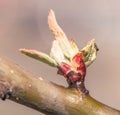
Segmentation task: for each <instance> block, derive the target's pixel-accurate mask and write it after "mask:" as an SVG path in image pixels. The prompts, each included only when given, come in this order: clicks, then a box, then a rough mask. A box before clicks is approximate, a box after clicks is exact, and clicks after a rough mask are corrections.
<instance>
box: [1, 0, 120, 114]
mask: <svg viewBox="0 0 120 115" xmlns="http://www.w3.org/2000/svg"><path fill="white" fill-rule="evenodd" d="M119 4H120V1H119V0H57V1H54V0H0V55H4V56H6V57H8V58H10V59H11V60H13V61H14V62H15V63H17V64H19V65H20V66H22V67H23V68H25V69H26V70H28V71H30V72H32V73H34V74H36V75H39V76H42V77H43V78H44V79H47V80H50V81H54V82H56V83H58V84H62V85H66V82H65V80H64V78H62V77H60V76H57V74H56V69H55V68H52V67H48V66H46V65H45V64H43V63H41V62H38V61H35V60H33V59H31V58H28V57H27V56H24V55H22V54H21V53H20V52H18V49H19V48H30V49H37V50H40V51H43V52H46V53H49V51H50V47H51V43H52V41H53V39H54V37H53V36H52V34H51V32H50V31H49V29H48V25H47V15H48V12H49V10H50V9H51V8H52V9H53V10H54V11H55V13H56V17H57V20H58V22H59V24H60V25H61V27H62V28H63V30H64V31H65V32H66V34H67V35H68V37H69V38H75V41H76V42H77V44H78V46H79V48H82V47H84V46H85V45H86V43H87V42H88V41H89V40H90V39H92V38H95V39H96V42H97V44H98V46H99V49H100V51H99V53H98V56H97V60H96V61H95V63H94V64H92V66H90V67H89V68H88V71H87V76H86V87H87V89H89V91H90V94H91V95H92V96H93V97H94V98H95V99H97V100H99V101H101V102H103V103H105V104H107V105H109V106H112V107H114V108H116V109H119V110H120V88H119V87H120V51H119V49H120V7H119ZM0 114H3V115H9V114H11V115H16V114H17V115H21V114H24V115H25V114H26V115H27V114H29V115H42V114H40V113H39V112H37V111H35V110H32V109H29V108H27V107H24V106H21V105H19V104H16V103H14V102H11V101H9V100H7V101H5V102H3V101H0Z"/></svg>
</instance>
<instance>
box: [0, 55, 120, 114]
mask: <svg viewBox="0 0 120 115" xmlns="http://www.w3.org/2000/svg"><path fill="white" fill-rule="evenodd" d="M0 97H1V98H2V99H5V98H7V97H9V99H10V100H12V101H15V102H17V103H20V104H23V105H25V106H28V107H30V108H33V109H35V110H38V111H40V112H43V113H45V114H46V115H120V111H118V110H116V109H113V108H111V107H109V106H107V105H105V104H102V103H100V102H98V101H97V100H95V99H93V98H92V97H91V96H90V95H87V96H85V95H83V94H82V93H81V92H79V91H77V90H76V89H70V88H65V87H63V86H60V85H57V84H55V83H52V82H48V81H46V80H43V79H42V78H41V77H38V76H35V75H33V74H30V73H29V72H27V71H25V70H24V69H22V68H21V67H19V66H18V65H16V64H14V63H13V62H11V61H9V60H8V59H6V58H4V57H2V56H1V57H0Z"/></svg>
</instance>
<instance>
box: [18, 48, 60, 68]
mask: <svg viewBox="0 0 120 115" xmlns="http://www.w3.org/2000/svg"><path fill="white" fill-rule="evenodd" d="M19 51H20V52H22V53H23V54H25V55H27V56H29V57H32V58H34V59H37V60H39V61H42V62H44V63H46V64H48V65H50V66H53V67H56V66H57V65H58V64H57V62H56V61H55V60H54V59H52V58H51V57H50V56H48V55H47V54H45V53H42V52H39V51H36V50H28V49H20V50H19Z"/></svg>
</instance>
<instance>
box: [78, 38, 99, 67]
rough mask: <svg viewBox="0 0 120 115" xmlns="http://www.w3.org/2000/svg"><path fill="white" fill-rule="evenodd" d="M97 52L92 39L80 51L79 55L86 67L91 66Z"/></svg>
mask: <svg viewBox="0 0 120 115" xmlns="http://www.w3.org/2000/svg"><path fill="white" fill-rule="evenodd" d="M98 50H99V49H98V47H97V45H96V43H95V42H94V39H92V40H91V41H89V42H88V44H87V45H86V46H85V47H84V48H83V49H82V50H80V52H79V53H80V54H81V55H82V56H83V58H84V62H85V64H86V66H87V67H88V66H89V65H91V64H92V63H93V62H94V60H95V59H96V56H97V51H98Z"/></svg>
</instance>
